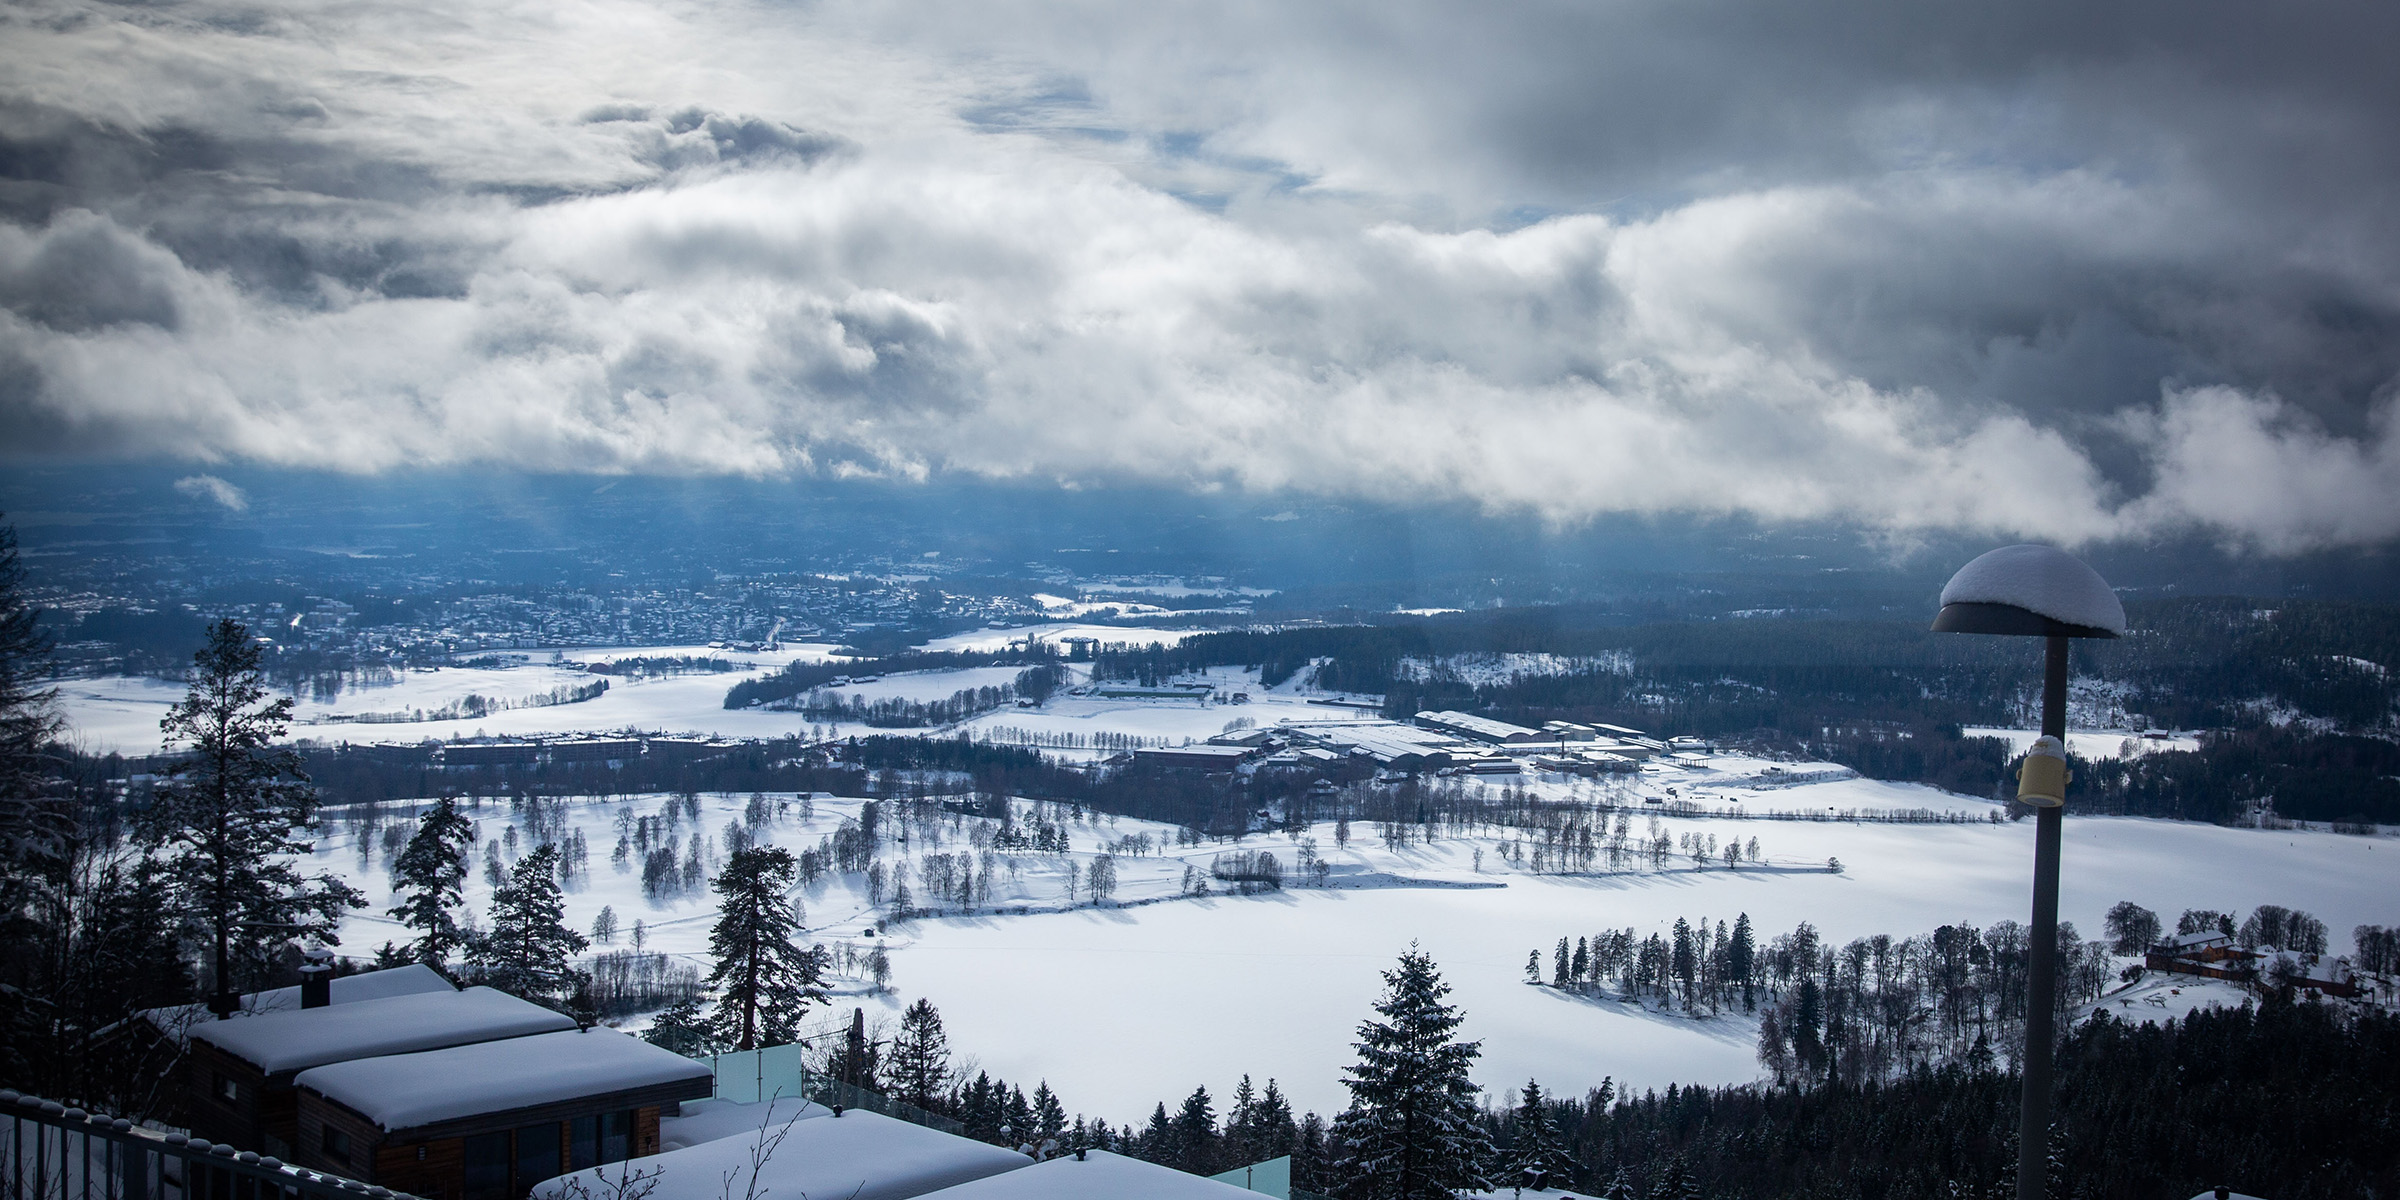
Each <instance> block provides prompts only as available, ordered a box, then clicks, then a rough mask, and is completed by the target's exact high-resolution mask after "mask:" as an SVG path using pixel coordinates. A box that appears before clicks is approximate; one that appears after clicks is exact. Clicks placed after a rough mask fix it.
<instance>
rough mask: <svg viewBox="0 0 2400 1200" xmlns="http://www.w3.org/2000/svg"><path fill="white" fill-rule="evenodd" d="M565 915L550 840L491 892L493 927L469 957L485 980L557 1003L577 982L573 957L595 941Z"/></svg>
mask: <svg viewBox="0 0 2400 1200" xmlns="http://www.w3.org/2000/svg"><path fill="white" fill-rule="evenodd" d="M565 917H566V900H565V897H564V896H562V895H561V894H560V892H559V888H558V847H556V846H553V845H551V844H549V843H547V842H545V843H543V844H542V845H541V846H539V847H537V848H536V849H535V850H534V852H533V853H531V854H528V855H526V856H525V857H523V858H520V859H518V860H517V865H516V866H514V867H512V868H510V869H509V874H508V885H507V886H506V887H503V888H501V889H500V890H499V891H496V892H494V893H492V928H491V932H489V933H487V934H485V935H483V937H481V938H479V939H477V940H476V942H475V944H474V945H472V946H470V947H468V950H467V959H468V961H469V962H470V963H472V964H473V965H474V966H475V967H476V968H477V970H478V972H479V974H480V976H481V979H482V982H484V983H485V984H487V985H489V986H491V987H495V988H498V989H499V990H501V991H504V992H507V993H509V994H510V995H512V996H521V997H523V998H525V999H527V1000H531V1001H533V1002H534V1003H536V1004H547V1005H550V1006H552V1007H558V1006H559V1005H561V1004H563V1003H564V1002H565V1000H566V998H567V997H568V996H569V995H571V994H573V992H574V990H575V987H576V985H577V982H578V981H577V979H576V976H575V972H574V968H573V967H572V966H571V965H570V963H569V960H570V959H572V958H573V957H574V956H575V955H577V954H581V953H582V952H583V951H584V949H585V948H586V947H587V946H589V945H591V943H590V942H589V941H587V940H585V938H584V936H583V935H582V934H580V933H577V932H575V931H574V930H572V929H569V928H567V924H566V919H565Z"/></svg>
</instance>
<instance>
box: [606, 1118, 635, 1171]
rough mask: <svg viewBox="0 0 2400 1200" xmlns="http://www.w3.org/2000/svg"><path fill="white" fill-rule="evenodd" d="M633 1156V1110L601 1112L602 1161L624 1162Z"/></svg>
mask: <svg viewBox="0 0 2400 1200" xmlns="http://www.w3.org/2000/svg"><path fill="white" fill-rule="evenodd" d="M632 1157H633V1110H631V1109H627V1110H626V1111H624V1112H612V1113H602V1114H600V1161H601V1162H604V1163H611V1162H624V1161H625V1160H626V1159H629V1158H632Z"/></svg>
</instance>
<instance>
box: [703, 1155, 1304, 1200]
mask: <svg viewBox="0 0 2400 1200" xmlns="http://www.w3.org/2000/svg"><path fill="white" fill-rule="evenodd" d="M937 1197H938V1200H1245V1198H1246V1200H1258V1193H1257V1192H1252V1191H1245V1190H1243V1189H1241V1188H1238V1187H1235V1186H1233V1185H1232V1184H1230V1183H1218V1182H1217V1181H1216V1180H1214V1179H1203V1178H1201V1177H1200V1176H1198V1175H1186V1174H1184V1173H1183V1172H1181V1171H1178V1170H1176V1169H1175V1168H1173V1167H1162V1166H1159V1165H1158V1164H1157V1163H1147V1162H1143V1161H1142V1160H1140V1159H1138V1158H1127V1157H1125V1156H1124V1155H1122V1154H1111V1153H1109V1152H1108V1151H1106V1150H1094V1151H1092V1152H1091V1153H1090V1155H1089V1156H1088V1157H1086V1158H1085V1159H1084V1160H1082V1161H1080V1162H1078V1161H1076V1158H1075V1156H1074V1155H1072V1154H1070V1155H1067V1156H1066V1157H1064V1158H1054V1159H1051V1160H1050V1161H1049V1162H1046V1163H1039V1164H1036V1165H1034V1166H1030V1167H1027V1168H1025V1169H1024V1170H1022V1171H1011V1172H1009V1173H1008V1174H1006V1175H997V1176H994V1177H992V1178H990V1179H979V1180H976V1181H975V1182H973V1183H962V1184H960V1185H958V1186H957V1187H953V1188H944V1189H942V1190H941V1191H938V1192H927V1193H925V1200H936V1198H937ZM661 1200H665V1198H664V1197H662V1198H661Z"/></svg>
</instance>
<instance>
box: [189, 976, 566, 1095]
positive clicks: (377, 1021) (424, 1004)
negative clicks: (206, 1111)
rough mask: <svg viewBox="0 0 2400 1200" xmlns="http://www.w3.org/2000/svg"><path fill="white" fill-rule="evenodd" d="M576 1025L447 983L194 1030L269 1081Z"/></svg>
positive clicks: (507, 998) (500, 995) (504, 996)
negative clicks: (295, 1073)
mask: <svg viewBox="0 0 2400 1200" xmlns="http://www.w3.org/2000/svg"><path fill="white" fill-rule="evenodd" d="M335 982H337V983H338V982H340V981H339V980H336V981H335ZM574 1027H575V1022H573V1021H571V1020H569V1019H568V1018H567V1017H566V1016H565V1015H564V1014H562V1013H557V1012H553V1011H551V1010H549V1009H547V1008H543V1007H542V1006H541V1005H538V1004H533V1003H529V1002H527V1001H524V1000H519V999H517V998H516V997H515V996H511V995H509V994H508V993H506V992H496V991H493V990H492V989H490V988H487V987H472V988H468V989H467V990H465V991H463V992H459V991H452V990H451V989H450V987H449V985H448V984H444V985H443V986H442V990H441V991H438V992H419V993H415V994H412V995H403V996H387V997H384V998H383V999H380V1000H360V1001H357V1002H355V1003H351V1004H336V1005H333V1006H331V1007H329V1008H300V1009H290V1010H286V1011H283V1012H271V1013H262V1014H260V1015H258V1016H254V1017H249V1018H246V1019H242V1020H232V1021H207V1022H203V1023H201V1024H199V1025H196V1026H194V1027H193V1028H192V1036H193V1037H195V1038H198V1039H199V1040H201V1041H204V1042H207V1043H209V1044H210V1045H212V1046H215V1047H217V1048H218V1049H221V1050H223V1051H225V1052H226V1053H228V1054H232V1055H234V1056H235V1057H237V1058H240V1059H242V1060H243V1061H245V1062H249V1063H252V1064H255V1065H256V1066H257V1067H258V1068H259V1069H260V1070H262V1071H265V1072H266V1073H267V1074H269V1075H280V1074H282V1073H284V1072H286V1071H305V1070H307V1069H309V1068H310V1067H319V1066H323V1065H325V1064H327V1063H338V1062H344V1061H347V1060H350V1059H354V1058H374V1057H377V1056H379V1055H386V1054H406V1053H409V1052H411V1051H415V1050H433V1049H438V1048H440V1047H443V1046H459V1045H464V1044H466V1043H469V1042H488V1041H492V1040H494V1039H496V1038H513V1037H522V1036H524V1035H526V1034H530V1033H548V1032H550V1031H552V1030H557V1029H573V1028H574Z"/></svg>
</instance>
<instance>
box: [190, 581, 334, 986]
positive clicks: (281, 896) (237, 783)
mask: <svg viewBox="0 0 2400 1200" xmlns="http://www.w3.org/2000/svg"><path fill="white" fill-rule="evenodd" d="M291 718H292V700H291V697H289V696H281V697H276V698H274V699H269V698H268V688H267V683H266V675H265V673H264V672H263V671H262V670H261V669H260V650H259V644H258V642H257V640H256V639H254V638H252V637H251V636H250V631H249V630H248V629H246V628H244V627H243V626H242V625H241V623H240V622H238V621H233V620H230V619H228V620H222V621H219V622H217V623H216V625H215V626H214V627H212V628H211V629H210V630H209V633H208V643H207V644H206V645H205V646H202V647H201V648H200V650H199V652H198V653H196V654H194V655H193V656H192V679H191V689H190V691H189V692H188V693H187V694H186V695H185V696H184V698H183V700H182V701H181V702H179V703H177V704H176V705H175V706H174V707H173V708H170V709H168V710H167V715H166V718H165V719H164V720H162V721H160V722H159V728H160V729H162V730H164V731H165V733H166V736H167V740H168V741H169V742H170V743H175V744H180V745H182V746H183V747H185V748H186V749H187V750H189V752H190V754H189V756H188V757H187V758H185V759H184V760H183V761H182V762H181V763H180V764H179V765H178V766H177V768H176V781H175V786H173V787H169V788H165V789H162V791H161V792H160V794H159V800H158V803H156V804H154V805H152V806H151V808H150V810H149V813H148V814H147V823H146V828H147V830H148V832H149V833H150V834H151V836H152V837H154V838H155V839H157V841H158V842H159V843H160V845H161V847H162V850H163V852H164V854H165V855H166V857H168V858H169V859H170V860H171V867H172V869H171V870H170V871H169V872H168V874H167V876H166V878H167V879H168V881H169V882H170V884H171V886H172V887H173V898H174V901H175V903H176V906H177V908H178V909H179V910H180V911H181V913H182V915H183V917H184V919H185V921H186V922H187V923H188V924H189V925H190V926H191V927H193V928H196V929H197V930H198V931H199V933H200V935H201V936H202V937H203V938H204V939H206V942H207V945H208V947H209V950H210V957H209V962H210V968H211V973H212V980H211V982H212V987H213V988H214V990H215V993H216V996H217V999H216V1001H214V1004H215V1006H216V1007H217V1008H218V1010H219V1012H220V1014H221V1015H230V1013H231V1004H232V996H233V993H235V992H237V991H239V990H240V988H239V985H240V984H241V983H243V982H246V981H255V980H257V979H259V978H260V977H261V976H263V975H264V974H265V971H266V968H267V966H268V964H269V962H270V961H271V960H272V955H273V953H274V948H275V947H277V946H279V945H281V944H283V943H284V942H286V941H289V940H292V939H295V938H306V937H313V938H316V939H318V940H321V941H324V942H326V943H328V944H333V945H339V944H340V939H339V938H337V937H335V936H334V927H335V925H336V923H338V922H339V921H340V920H341V914H342V912H343V910H345V909H351V908H364V907H366V904H367V902H366V898H365V897H363V896H361V895H359V894H358V891H357V889H355V888H352V887H351V886H350V885H348V884H346V883H344V882H342V881H341V880H340V879H339V878H337V877H335V876H333V875H330V874H320V875H318V876H316V877H315V878H313V879H308V878H303V877H302V876H301V874H300V872H299V870H298V868H296V867H295V866H294V865H293V863H294V862H295V861H296V860H298V859H303V858H306V857H307V856H308V854H309V853H310V852H311V851H313V850H314V849H315V843H314V842H312V841H311V840H310V839H309V838H308V837H306V836H305V832H306V831H307V830H308V829H310V828H311V827H312V826H313V825H314V824H315V821H316V804H317V795H316V789H314V788H312V787H310V786H309V783H308V780H307V778H306V777H305V776H303V775H302V774H301V773H300V757H299V755H298V754H296V753H295V752H293V751H292V750H291V749H290V748H288V747H278V746H277V745H275V739H277V738H279V737H281V736H283V731H284V728H285V727H286V726H287V725H288V724H289V723H290V721H291Z"/></svg>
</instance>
